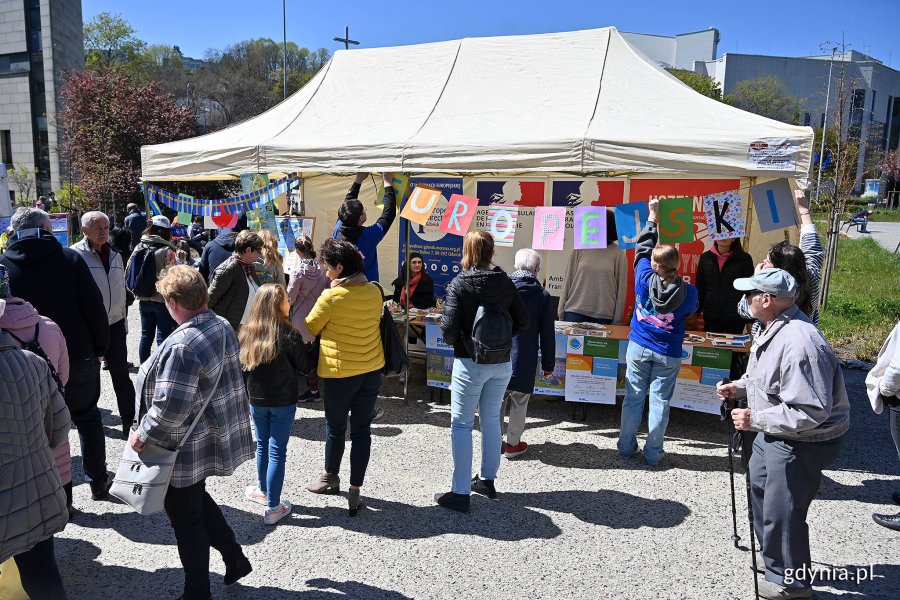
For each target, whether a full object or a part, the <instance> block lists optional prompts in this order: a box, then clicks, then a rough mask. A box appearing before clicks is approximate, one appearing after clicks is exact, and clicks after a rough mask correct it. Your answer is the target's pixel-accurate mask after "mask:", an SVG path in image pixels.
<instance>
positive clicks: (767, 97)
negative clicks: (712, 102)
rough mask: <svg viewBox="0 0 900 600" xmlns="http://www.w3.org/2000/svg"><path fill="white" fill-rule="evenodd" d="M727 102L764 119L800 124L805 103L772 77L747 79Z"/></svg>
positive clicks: (736, 88) (737, 87)
mask: <svg viewBox="0 0 900 600" xmlns="http://www.w3.org/2000/svg"><path fill="white" fill-rule="evenodd" d="M725 102H726V103H727V104H730V105H731V106H734V107H737V108H740V109H741V110H746V111H747V112H752V113H755V114H757V115H761V116H763V117H768V118H770V119H775V120H776V121H783V122H785V123H790V124H791V125H799V124H800V115H801V114H802V111H803V102H802V101H801V100H799V99H797V98H794V97H793V96H789V95H788V94H787V92H786V91H785V88H784V84H782V83H781V82H780V81H779V80H778V79H777V78H775V77H773V76H772V75H764V76H762V77H756V78H754V79H747V80H745V81H741V82H739V83H738V84H737V85H735V86H734V90H733V91H732V92H731V93H730V94H726V95H725Z"/></svg>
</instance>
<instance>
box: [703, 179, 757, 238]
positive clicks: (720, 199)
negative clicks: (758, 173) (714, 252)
mask: <svg viewBox="0 0 900 600" xmlns="http://www.w3.org/2000/svg"><path fill="white" fill-rule="evenodd" d="M703 212H704V213H705V215H706V225H707V230H708V231H709V239H711V240H712V241H716V240H725V239H728V238H739V237H744V235H745V233H746V230H745V222H744V205H743V204H741V195H740V193H738V191H737V190H733V191H730V192H722V193H719V194H710V195H708V196H703Z"/></svg>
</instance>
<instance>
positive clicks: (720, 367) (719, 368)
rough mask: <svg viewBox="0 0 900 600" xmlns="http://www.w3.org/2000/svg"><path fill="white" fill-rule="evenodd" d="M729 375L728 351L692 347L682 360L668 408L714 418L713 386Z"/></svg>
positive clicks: (716, 398) (715, 400)
mask: <svg viewBox="0 0 900 600" xmlns="http://www.w3.org/2000/svg"><path fill="white" fill-rule="evenodd" d="M730 372H731V350H723V349H721V348H698V347H692V348H691V352H690V357H689V359H688V360H682V364H681V369H680V370H679V372H678V380H677V381H676V382H675V391H674V393H673V395H672V401H671V402H670V403H669V405H670V406H674V407H675V408H685V409H688V410H694V411H697V412H704V413H710V414H714V415H717V414H719V406H720V405H721V402H720V401H719V399H718V397H717V396H716V383H718V382H719V381H721V380H722V379H724V378H726V377H728V376H729V374H730Z"/></svg>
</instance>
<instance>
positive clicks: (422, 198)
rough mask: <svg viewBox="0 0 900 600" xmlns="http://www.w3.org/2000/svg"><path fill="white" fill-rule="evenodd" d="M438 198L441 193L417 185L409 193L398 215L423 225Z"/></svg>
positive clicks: (426, 221)
mask: <svg viewBox="0 0 900 600" xmlns="http://www.w3.org/2000/svg"><path fill="white" fill-rule="evenodd" d="M440 199H441V193H440V192H439V191H438V190H435V189H432V188H429V187H425V186H423V185H417V186H416V187H415V188H413V191H412V193H411V194H410V195H409V200H407V201H406V204H405V205H404V206H403V210H402V211H401V212H400V216H401V217H402V218H404V219H407V220H409V221H412V222H413V223H418V224H419V225H425V224H426V223H428V217H430V216H431V213H432V212H434V209H435V207H436V206H437V203H438V200H440Z"/></svg>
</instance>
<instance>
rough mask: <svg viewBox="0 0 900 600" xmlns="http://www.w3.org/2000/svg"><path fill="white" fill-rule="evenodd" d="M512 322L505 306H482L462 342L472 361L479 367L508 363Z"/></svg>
mask: <svg viewBox="0 0 900 600" xmlns="http://www.w3.org/2000/svg"><path fill="white" fill-rule="evenodd" d="M512 331H513V320H512V315H510V314H509V309H508V308H507V307H506V305H505V304H482V305H480V306H479V307H478V310H476V311H475V321H474V322H473V323H472V332H471V335H470V336H469V338H468V339H464V340H463V344H464V345H465V346H466V350H468V351H469V354H470V355H472V360H473V361H474V362H476V363H477V364H480V365H498V364H501V363H505V362H509V359H510V354H511V352H512V338H513V335H512Z"/></svg>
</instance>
